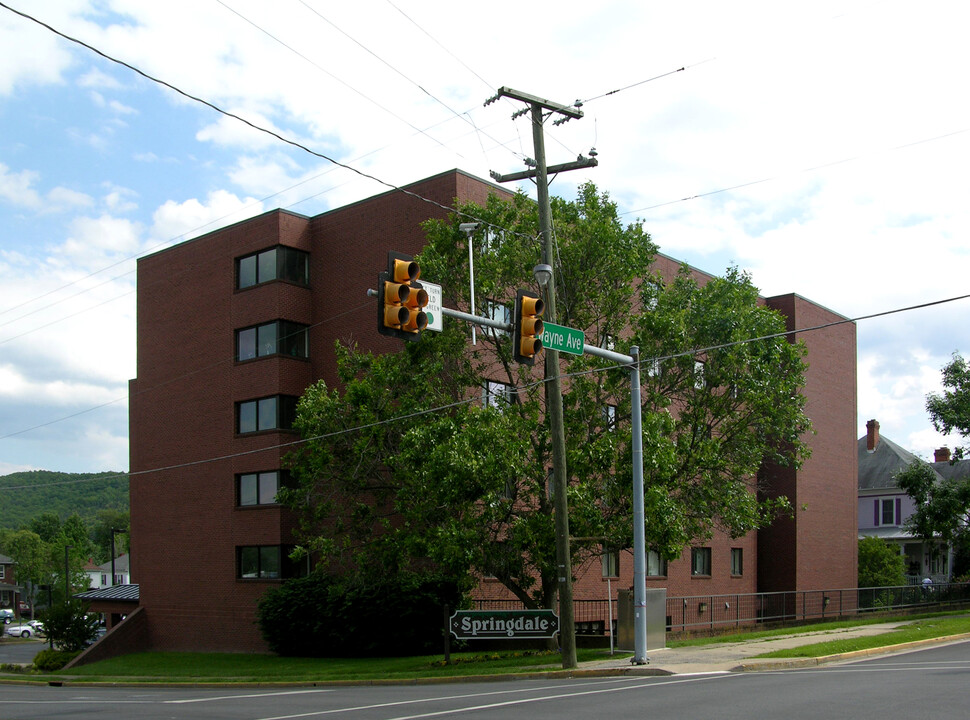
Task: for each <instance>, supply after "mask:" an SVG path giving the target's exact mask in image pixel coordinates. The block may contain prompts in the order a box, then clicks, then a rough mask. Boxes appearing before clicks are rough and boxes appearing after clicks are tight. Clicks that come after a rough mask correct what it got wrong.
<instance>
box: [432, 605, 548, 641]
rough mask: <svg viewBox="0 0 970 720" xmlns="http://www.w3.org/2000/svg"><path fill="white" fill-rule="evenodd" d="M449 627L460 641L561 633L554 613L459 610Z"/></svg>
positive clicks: (545, 611)
mask: <svg viewBox="0 0 970 720" xmlns="http://www.w3.org/2000/svg"><path fill="white" fill-rule="evenodd" d="M449 624H450V629H451V634H452V635H454V636H455V637H456V638H458V639H459V640H474V639H479V640H484V639H505V640H515V639H519V638H551V637H553V636H554V635H555V634H556V633H557V632H559V616H558V615H556V613H555V612H553V611H552V610H458V611H457V612H456V613H455V614H454V615H452V616H451V619H450V623H449Z"/></svg>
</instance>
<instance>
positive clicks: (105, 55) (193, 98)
mask: <svg viewBox="0 0 970 720" xmlns="http://www.w3.org/2000/svg"><path fill="white" fill-rule="evenodd" d="M0 7H2V8H5V9H7V10H9V11H10V12H12V13H14V14H15V15H19V16H21V17H23V18H25V19H27V20H30V21H31V22H34V23H36V24H38V25H40V26H41V27H43V28H45V29H47V30H49V31H50V32H52V33H54V34H55V35H57V36H59V37H61V38H63V39H65V40H67V41H68V42H72V43H75V44H76V45H80V46H81V47H83V48H85V49H87V50H90V51H91V52H93V53H94V54H95V55H98V56H99V57H101V58H104V59H105V60H108V61H109V62H113V63H116V64H118V65H121V66H122V67H125V68H127V69H129V70H131V71H132V72H133V73H135V74H137V75H140V76H141V77H143V78H145V79H146V80H149V81H151V82H153V83H157V84H158V85H161V86H163V87H166V88H168V89H169V90H171V91H172V92H174V93H176V94H178V95H181V96H182V97H184V98H186V99H188V100H191V101H192V102H196V103H199V104H200V105H204V106H206V107H208V108H209V109H211V110H214V111H215V112H217V113H219V114H221V115H224V116H226V117H229V118H232V119H234V120H237V121H239V122H241V123H243V124H244V125H246V126H247V127H250V128H252V129H253V130H256V131H257V132H261V133H265V134H266V135H269V136H270V137H273V138H276V139H277V140H279V141H280V142H282V143H284V144H286V145H289V146H291V147H295V148H297V149H299V150H302V151H304V152H306V153H308V154H310V155H313V156H314V157H318V158H320V159H321V160H326V161H327V162H329V163H331V164H333V165H335V166H337V167H340V168H343V169H344V170H348V171H350V172H351V173H354V174H355V175H358V176H359V177H362V178H365V179H367V180H371V181H373V182H375V183H377V184H379V185H382V186H383V187H386V188H388V189H389V190H394V191H396V192H400V193H402V194H404V195H407V196H408V197H411V198H414V199H415V200H419V201H421V202H423V203H427V204H429V205H433V206H435V207H437V208H439V209H442V210H445V211H446V212H449V213H455V214H457V215H461V216H462V217H467V218H468V219H470V220H473V221H476V222H480V223H482V224H484V225H490V223H489V222H488V221H486V220H484V219H483V218H478V217H475V216H472V215H470V214H468V213H466V212H462V211H459V210H457V209H455V208H454V207H451V206H448V205H445V204H443V203H439V202H438V201H436V200H432V199H431V198H426V197H424V196H422V195H421V194H419V193H416V192H414V191H412V190H408V189H407V188H406V187H402V186H400V185H395V184H394V183H392V182H389V181H387V180H382V179H381V178H379V177H377V176H376V175H373V174H371V173H368V172H365V171H363V170H360V169H358V168H355V167H353V166H352V165H349V164H347V163H344V162H341V161H340V160H337V159H336V158H333V157H331V156H329V155H327V154H326V153H322V152H320V151H318V150H314V149H312V148H310V147H308V146H306V145H304V144H303V143H300V142H298V141H296V140H291V139H290V138H287V137H286V136H284V135H281V134H280V133H278V132H276V131H275V130H272V129H270V128H266V127H263V126H261V125H259V124H258V123H255V122H253V121H251V120H248V119H246V118H245V117H243V116H241V115H239V114H237V113H234V112H231V111H229V110H226V109H224V108H222V107H220V106H219V105H217V104H215V103H214V102H211V101H209V100H206V99H204V98H200V97H198V96H196V95H193V94H191V93H189V92H187V91H185V90H182V89H181V88H179V87H177V86H176V85H173V84H171V83H169V82H167V81H166V80H162V79H161V78H158V77H155V76H154V75H151V74H150V73H148V72H146V71H144V70H141V69H140V68H138V67H136V66H134V65H132V64H131V63H129V62H126V61H124V60H121V59H119V58H116V57H113V56H112V55H109V54H108V53H106V52H104V51H102V50H99V49H98V48H96V47H94V46H93V45H90V44H89V43H86V42H84V41H83V40H81V39H79V38H76V37H73V36H71V35H68V34H66V33H64V32H62V31H60V30H58V29H57V28H55V27H52V26H51V25H49V24H47V23H46V22H44V21H42V20H39V19H38V18H35V17H33V16H32V15H29V14H27V13H25V12H23V11H21V10H17V9H16V8H12V7H10V6H9V5H7V4H6V3H5V2H3V1H2V0H0ZM516 234H518V235H521V233H516ZM530 237H531V236H530Z"/></svg>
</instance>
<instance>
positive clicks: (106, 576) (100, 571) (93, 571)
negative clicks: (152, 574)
mask: <svg viewBox="0 0 970 720" xmlns="http://www.w3.org/2000/svg"><path fill="white" fill-rule="evenodd" d="M128 560H129V558H128V553H125V554H124V555H119V556H118V557H116V558H115V562H114V578H113V579H112V577H111V561H110V560H109V561H108V562H106V563H102V564H100V565H95V564H94V563H93V562H91V561H89V562H88V564H87V565H86V566H85V568H84V572H86V573H87V574H88V577H89V578H90V580H89V583H88V587H89V588H90V589H92V590H99V589H101V588H105V587H112V586H114V585H130V584H131V570H130V563H129V561H128Z"/></svg>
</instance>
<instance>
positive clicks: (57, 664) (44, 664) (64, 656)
mask: <svg viewBox="0 0 970 720" xmlns="http://www.w3.org/2000/svg"><path fill="white" fill-rule="evenodd" d="M80 654H81V651H80V650H41V651H40V652H39V653H37V656H36V657H35V658H34V667H35V668H37V669H38V670H41V671H43V672H53V671H54V670H60V669H61V668H62V667H64V666H65V665H67V664H68V663H69V662H71V660H73V659H74V658H76V657H77V656H78V655H80Z"/></svg>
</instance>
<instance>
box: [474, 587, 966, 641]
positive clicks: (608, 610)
mask: <svg viewBox="0 0 970 720" xmlns="http://www.w3.org/2000/svg"><path fill="white" fill-rule="evenodd" d="M607 605H608V601H607V600H574V601H573V615H574V617H575V622H576V632H577V634H579V635H605V634H606V633H607V632H608V628H615V622H616V617H617V603H616V601H613V602H609V607H608V606H607ZM965 605H970V583H934V584H932V585H930V586H928V587H923V586H920V585H900V586H896V587H878V588H847V589H839V590H799V591H790V592H771V593H750V594H732V595H692V596H688V597H670V598H667V631H668V632H688V633H690V632H702V631H705V630H707V631H715V630H724V629H729V628H731V627H732V626H733V627H741V626H752V625H757V624H765V623H773V624H783V623H797V622H813V621H822V620H829V619H831V620H835V619H837V618H845V617H851V616H857V615H860V614H866V613H871V612H880V611H889V610H903V611H908V610H911V609H914V608H933V607H941V608H947V607H961V606H965ZM522 607H523V605H522V603H521V602H519V601H518V600H473V601H472V608H473V609H476V610H517V609H521V608H522Z"/></svg>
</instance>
